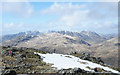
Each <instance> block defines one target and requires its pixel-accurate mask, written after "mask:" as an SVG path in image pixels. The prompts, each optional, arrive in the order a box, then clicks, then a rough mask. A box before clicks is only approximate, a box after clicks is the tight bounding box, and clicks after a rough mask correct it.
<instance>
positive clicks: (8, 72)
mask: <svg viewBox="0 0 120 75" xmlns="http://www.w3.org/2000/svg"><path fill="white" fill-rule="evenodd" d="M2 75H17V73H16V72H15V71H14V70H6V71H5V72H4V73H3V74H2Z"/></svg>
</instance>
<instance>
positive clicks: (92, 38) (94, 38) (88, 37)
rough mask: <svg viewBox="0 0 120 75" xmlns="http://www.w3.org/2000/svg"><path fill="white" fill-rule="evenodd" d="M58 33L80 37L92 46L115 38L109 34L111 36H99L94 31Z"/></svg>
mask: <svg viewBox="0 0 120 75" xmlns="http://www.w3.org/2000/svg"><path fill="white" fill-rule="evenodd" d="M57 33H60V34H63V35H69V36H74V37H78V38H81V39H82V40H84V41H87V42H88V43H91V44H98V43H100V42H103V41H105V40H108V39H110V38H112V37H114V35H110V34H109V36H108V35H103V34H102V35H101V34H98V33H96V32H92V31H81V32H70V31H57Z"/></svg>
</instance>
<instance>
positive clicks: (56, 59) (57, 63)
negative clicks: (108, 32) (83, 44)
mask: <svg viewBox="0 0 120 75" xmlns="http://www.w3.org/2000/svg"><path fill="white" fill-rule="evenodd" d="M34 54H38V55H40V56H41V57H43V61H44V62H46V63H51V64H53V65H52V67H56V68H57V69H58V70H60V69H69V68H75V67H78V68H81V69H84V70H86V71H91V72H94V70H91V69H89V68H87V67H88V66H89V67H90V68H96V67H99V68H102V69H104V70H106V71H110V72H113V73H119V72H118V71H116V70H113V69H110V68H109V67H104V66H101V65H99V64H96V63H93V62H90V61H87V60H82V59H80V58H78V57H75V56H72V55H63V54H56V53H53V54H41V53H36V52H34Z"/></svg>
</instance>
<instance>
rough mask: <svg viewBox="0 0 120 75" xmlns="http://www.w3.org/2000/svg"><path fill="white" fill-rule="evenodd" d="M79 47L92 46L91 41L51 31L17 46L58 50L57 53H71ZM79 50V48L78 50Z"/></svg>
mask: <svg viewBox="0 0 120 75" xmlns="http://www.w3.org/2000/svg"><path fill="white" fill-rule="evenodd" d="M77 46H79V48H81V50H82V48H83V50H84V48H85V46H86V47H87V46H90V44H89V43H87V42H85V41H83V40H81V39H79V40H78V38H76V37H71V36H68V35H62V34H59V33H49V34H44V35H38V36H37V37H35V38H33V39H31V40H28V41H26V42H21V43H19V44H18V45H17V47H33V48H37V49H41V50H44V51H50V52H53V51H56V52H57V53H70V52H73V51H75V50H77V48H76V47H77ZM78 51H79V50H78Z"/></svg>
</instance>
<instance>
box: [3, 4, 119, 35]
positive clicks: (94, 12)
mask: <svg viewBox="0 0 120 75" xmlns="http://www.w3.org/2000/svg"><path fill="white" fill-rule="evenodd" d="M2 6H3V7H2V11H3V13H2V29H3V35H5V34H13V33H18V32H23V31H30V30H31V31H40V32H46V31H48V30H67V31H78V32H80V31H82V30H88V31H95V32H98V33H105V34H108V33H117V31H118V3H117V2H13V3H12V2H7V3H3V5H2Z"/></svg>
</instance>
